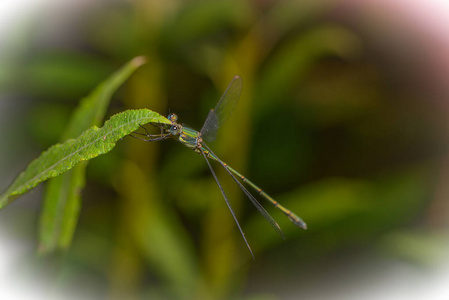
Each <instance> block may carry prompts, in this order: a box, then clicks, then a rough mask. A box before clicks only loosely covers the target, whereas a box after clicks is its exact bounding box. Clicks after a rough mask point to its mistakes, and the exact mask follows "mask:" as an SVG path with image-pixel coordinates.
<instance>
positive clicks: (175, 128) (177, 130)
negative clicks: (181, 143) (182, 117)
mask: <svg viewBox="0 0 449 300" xmlns="http://www.w3.org/2000/svg"><path fill="white" fill-rule="evenodd" d="M180 131H181V129H180V128H179V126H178V125H172V126H171V127H170V134H171V135H179V133H180Z"/></svg>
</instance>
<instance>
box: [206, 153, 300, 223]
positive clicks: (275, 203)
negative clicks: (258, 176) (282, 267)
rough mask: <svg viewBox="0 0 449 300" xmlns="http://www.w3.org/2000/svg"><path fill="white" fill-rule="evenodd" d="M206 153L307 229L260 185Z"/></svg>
mask: <svg viewBox="0 0 449 300" xmlns="http://www.w3.org/2000/svg"><path fill="white" fill-rule="evenodd" d="M206 155H207V156H208V157H210V158H212V159H213V160H215V161H217V162H219V163H222V164H223V166H224V167H225V168H227V169H228V170H229V171H231V172H232V173H234V174H235V175H236V176H237V177H239V178H240V179H241V180H242V181H243V182H244V183H246V184H247V185H249V186H250V187H251V188H253V189H254V190H255V191H257V192H258V193H259V195H260V196H262V197H263V198H264V199H266V200H268V201H269V202H270V203H271V204H272V205H273V206H274V207H276V208H277V209H279V210H280V211H282V212H283V213H284V214H285V215H286V216H287V217H288V218H289V219H290V221H292V222H293V224H295V225H296V226H298V227H301V228H302V229H307V224H306V223H305V222H304V221H303V220H302V219H301V218H300V217H298V216H297V215H296V214H295V213H293V212H292V211H291V210H289V209H287V208H285V207H284V206H282V205H281V204H279V202H277V201H276V200H274V199H273V198H271V197H270V195H268V194H267V193H265V192H264V191H263V190H262V189H261V188H260V187H258V186H257V185H255V184H254V183H253V182H252V181H250V180H249V179H248V178H246V177H245V176H243V175H242V174H240V173H239V172H237V171H236V170H234V169H233V168H231V167H230V166H228V165H227V164H226V163H224V162H223V161H221V160H220V159H219V158H218V157H216V156H215V155H212V154H210V153H209V152H207V153H206Z"/></svg>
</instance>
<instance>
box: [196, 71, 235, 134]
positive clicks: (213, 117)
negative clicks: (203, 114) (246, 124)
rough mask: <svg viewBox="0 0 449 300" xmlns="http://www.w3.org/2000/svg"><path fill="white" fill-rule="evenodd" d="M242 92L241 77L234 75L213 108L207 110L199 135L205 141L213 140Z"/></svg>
mask: <svg viewBox="0 0 449 300" xmlns="http://www.w3.org/2000/svg"><path fill="white" fill-rule="evenodd" d="M241 92H242V78H241V77H240V76H238V75H237V76H235V77H234V78H233V79H232V81H231V82H230V83H229V85H228V87H227V88H226V91H225V92H224V94H223V96H221V98H220V100H219V101H218V103H217V105H216V106H215V108H214V109H211V110H210V111H209V114H208V115H207V118H206V121H204V125H203V128H201V131H200V133H201V136H202V137H203V139H205V140H206V141H210V142H211V141H214V140H215V138H216V136H217V129H218V128H219V127H220V126H221V125H222V124H223V123H224V122H225V121H226V120H227V119H228V118H229V116H230V115H231V114H232V112H233V111H234V108H235V106H236V105H237V101H238V100H239V97H240V93H241Z"/></svg>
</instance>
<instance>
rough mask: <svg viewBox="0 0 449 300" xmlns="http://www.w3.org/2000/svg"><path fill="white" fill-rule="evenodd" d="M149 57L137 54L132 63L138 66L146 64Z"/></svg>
mask: <svg viewBox="0 0 449 300" xmlns="http://www.w3.org/2000/svg"><path fill="white" fill-rule="evenodd" d="M147 61H148V60H147V58H146V57H145V56H143V55H141V56H137V57H135V58H133V60H132V63H133V64H134V65H136V66H137V67H140V66H141V65H143V64H145V63H146V62H147Z"/></svg>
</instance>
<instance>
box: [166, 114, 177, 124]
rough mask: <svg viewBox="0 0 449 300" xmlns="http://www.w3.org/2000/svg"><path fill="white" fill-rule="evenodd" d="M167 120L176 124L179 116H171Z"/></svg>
mask: <svg viewBox="0 0 449 300" xmlns="http://www.w3.org/2000/svg"><path fill="white" fill-rule="evenodd" d="M167 119H169V120H170V122H172V123H175V122H176V121H178V115H176V114H169V115H168V117H167Z"/></svg>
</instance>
